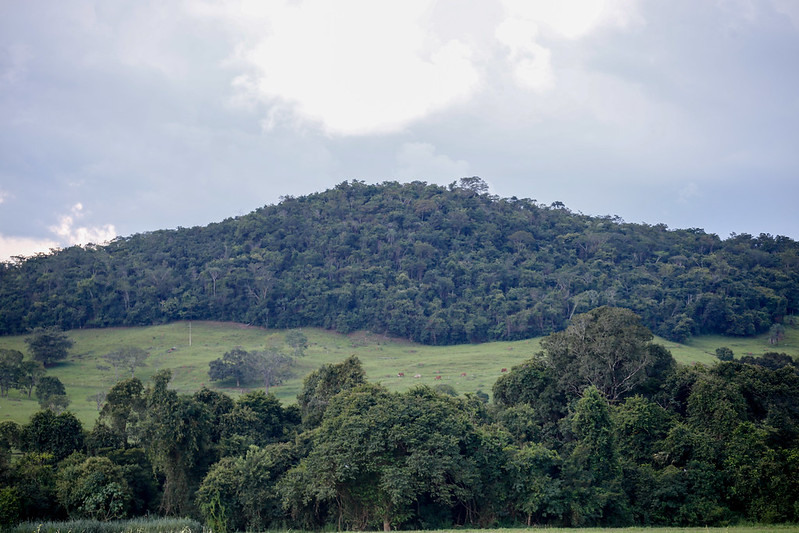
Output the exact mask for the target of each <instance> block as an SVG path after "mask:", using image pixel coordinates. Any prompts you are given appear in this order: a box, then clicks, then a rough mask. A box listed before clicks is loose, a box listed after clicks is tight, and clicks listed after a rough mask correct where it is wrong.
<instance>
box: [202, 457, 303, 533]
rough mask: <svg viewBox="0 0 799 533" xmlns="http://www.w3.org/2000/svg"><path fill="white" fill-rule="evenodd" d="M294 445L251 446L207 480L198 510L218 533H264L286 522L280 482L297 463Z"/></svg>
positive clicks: (222, 463) (219, 465)
mask: <svg viewBox="0 0 799 533" xmlns="http://www.w3.org/2000/svg"><path fill="white" fill-rule="evenodd" d="M296 455H297V450H296V449H295V446H294V445H293V444H272V445H269V446H266V447H263V448H261V447H258V446H250V447H249V448H248V449H247V451H246V453H244V454H243V455H240V456H237V457H225V458H223V459H222V460H221V461H219V462H218V463H216V464H215V465H214V466H213V467H212V468H211V469H210V470H209V471H208V474H207V475H206V476H205V479H204V480H203V482H202V485H201V486H200V488H199V490H198V491H197V506H198V507H199V509H200V513H201V514H202V515H203V517H204V518H205V522H206V524H208V525H210V526H211V527H212V529H213V530H214V531H219V532H225V531H261V530H264V529H266V528H268V527H270V526H273V525H274V524H275V523H277V524H280V522H281V521H282V519H283V516H284V514H283V506H282V494H281V493H280V491H279V489H278V481H279V479H280V478H281V476H282V475H283V474H285V472H286V471H287V470H288V469H289V468H290V467H292V466H294V464H295V462H296V458H297V457H296Z"/></svg>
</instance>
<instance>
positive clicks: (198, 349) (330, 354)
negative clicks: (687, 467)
mask: <svg viewBox="0 0 799 533" xmlns="http://www.w3.org/2000/svg"><path fill="white" fill-rule="evenodd" d="M284 333H285V332H283V331H275V330H264V329H260V328H251V327H246V326H242V325H239V324H231V323H216V322H194V323H192V324H191V337H192V338H191V341H192V342H191V346H189V323H188V322H176V323H173V324H168V325H162V326H152V327H144V328H110V329H90V330H75V331H71V332H69V335H70V337H71V338H72V339H73V340H74V341H75V346H74V348H73V349H72V352H71V355H70V357H69V359H68V360H67V361H65V362H62V363H60V364H58V365H56V366H54V367H52V368H51V369H49V370H48V374H50V375H53V376H57V377H59V378H60V379H61V381H63V382H64V385H65V386H66V388H67V393H68V395H69V397H70V399H71V405H70V407H69V408H70V410H71V411H73V412H74V413H75V414H76V415H77V416H78V417H79V418H80V419H81V420H82V421H83V422H84V424H85V425H86V426H87V427H91V425H93V423H94V420H95V419H96V417H97V406H96V403H95V402H94V401H93V400H89V399H88V398H89V397H90V396H92V395H95V394H97V393H98V392H100V391H104V390H107V389H108V388H109V387H110V386H111V385H112V384H113V383H114V377H115V376H114V372H113V370H102V369H98V368H97V366H98V365H101V366H102V365H105V362H104V361H103V360H102V358H101V357H102V355H103V354H106V353H108V352H111V351H113V350H115V349H117V348H119V347H121V346H138V347H141V348H144V349H146V350H147V351H148V352H149V353H150V354H151V355H150V358H149V359H148V361H147V366H146V367H144V368H141V369H139V370H138V371H137V376H138V377H140V378H141V379H142V380H143V381H146V380H147V379H148V378H149V377H150V376H151V375H152V374H153V373H154V372H155V371H156V370H158V369H161V368H170V369H172V373H173V386H174V387H175V389H177V390H178V391H180V392H186V393H189V392H193V391H195V390H197V389H199V388H200V387H202V386H203V385H207V386H209V387H210V388H212V389H215V390H220V391H222V392H226V393H228V394H231V395H233V396H237V395H238V394H240V393H241V392H242V391H240V390H238V389H234V388H225V387H218V386H216V384H212V383H210V382H209V381H208V362H209V361H211V360H213V359H216V358H218V357H221V356H222V354H223V353H224V352H226V351H228V350H230V349H231V348H233V347H234V346H242V347H243V348H244V349H247V350H257V349H261V348H264V347H265V346H267V345H268V344H269V343H270V342H272V343H281V342H282V338H283V334H284ZM303 333H304V334H305V335H306V336H307V337H308V340H309V342H310V347H309V349H308V351H307V355H306V356H305V357H303V358H301V359H299V360H298V364H297V367H296V372H295V373H296V377H295V378H293V379H290V380H288V381H286V383H284V384H283V385H281V386H279V387H273V388H272V389H271V390H270V392H274V393H275V394H276V395H277V396H278V397H279V398H280V399H281V400H282V401H283V402H284V403H292V402H293V401H294V400H295V398H296V395H297V393H298V392H299V390H300V387H301V386H302V377H303V376H305V375H307V374H308V373H309V372H311V371H313V370H315V369H316V368H318V367H319V366H320V365H322V364H325V363H334V362H338V361H341V360H342V359H344V358H346V357H347V356H349V355H351V354H354V355H356V356H358V357H359V358H360V359H361V361H362V363H363V365H364V369H365V370H366V374H367V377H368V379H369V380H370V381H375V382H380V383H382V384H383V385H384V386H386V387H387V388H388V389H390V390H405V389H408V388H409V387H412V386H414V385H416V384H420V383H423V384H427V385H435V384H438V383H445V384H449V385H452V386H453V387H455V389H456V390H457V391H458V392H459V393H466V392H476V391H477V390H482V391H484V392H487V393H490V391H491V387H492V386H493V384H494V382H495V381H496V379H497V378H498V377H499V376H500V375H501V370H502V368H508V369H510V368H511V367H512V366H513V365H516V364H519V363H521V362H523V361H525V360H526V359H529V358H530V357H531V356H533V355H534V354H535V353H536V352H538V351H539V350H540V345H539V341H540V339H530V340H524V341H516V342H495V343H486V344H472V345H458V346H423V345H418V344H414V343H410V342H403V341H400V340H396V339H389V338H385V337H383V336H379V335H373V334H369V333H356V334H352V335H346V336H345V335H340V334H337V333H333V332H330V331H325V330H318V329H304V330H303ZM655 341H656V342H658V343H661V344H663V345H664V346H666V348H668V349H669V350H670V351H671V352H672V354H673V355H674V357H675V359H677V361H679V362H680V363H683V364H693V363H703V364H712V363H713V362H714V361H715V357H713V353H714V351H715V349H716V348H718V347H719V346H728V347H730V348H732V350H733V351H734V352H735V355H736V356H742V355H745V354H747V353H752V354H755V355H760V354H763V353H765V352H768V351H780V352H786V353H789V354H791V355H793V356H798V355H799V327H796V326H794V327H788V328H787V335H786V338H785V340H784V341H783V342H781V343H780V345H779V346H776V347H775V346H771V345H769V344H768V339H767V336H760V337H754V338H747V339H739V338H730V337H720V336H709V337H700V338H697V339H694V340H693V341H692V342H691V343H690V344H689V345H681V344H677V343H673V342H669V341H666V340H664V339H660V338H656V339H655ZM0 348H13V349H18V350H20V351H22V352H23V353H27V347H26V345H25V342H24V336H7V337H0ZM173 348H174V350H173V351H170V350H171V349H173ZM106 366H107V365H106ZM399 372H404V373H405V377H403V378H400V377H398V376H397V374H398V373H399ZM464 373H465V374H466V375H465V376H462V374H464ZM416 374H420V375H421V377H420V378H414V376H415V375H416ZM438 374H440V375H441V380H436V379H435V376H436V375H438ZM38 408H39V406H38V403H37V402H36V399H35V398H32V399H30V400H28V399H27V398H26V397H24V396H23V395H22V394H21V393H20V392H19V391H11V392H10V393H9V397H8V398H2V399H0V421H2V420H15V421H17V422H26V421H27V420H28V418H29V417H30V415H31V414H33V413H34V412H36V411H37V410H38Z"/></svg>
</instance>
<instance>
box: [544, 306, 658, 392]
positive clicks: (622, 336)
mask: <svg viewBox="0 0 799 533" xmlns="http://www.w3.org/2000/svg"><path fill="white" fill-rule="evenodd" d="M651 340H652V333H651V332H650V331H649V330H648V329H647V328H646V327H644V326H643V325H641V323H640V320H639V318H638V316H636V315H635V313H633V312H632V311H629V310H628V309H621V308H614V307H599V308H597V309H594V310H592V311H589V312H588V313H585V314H582V315H577V316H575V317H574V318H573V319H572V322H571V324H570V325H569V327H567V328H566V329H565V330H564V331H562V332H558V333H553V334H552V335H550V336H549V337H547V338H546V339H545V340H544V341H542V343H541V346H542V347H543V348H544V354H545V356H546V359H547V362H548V363H549V365H550V367H552V368H554V369H555V370H556V373H557V379H558V382H559V386H560V387H561V388H562V389H563V390H565V391H567V392H568V393H570V394H571V395H572V396H575V395H580V394H581V393H582V391H583V390H584V389H585V388H586V387H589V386H592V387H596V388H597V389H598V391H599V392H600V393H601V394H602V395H604V396H605V397H606V398H607V399H608V400H609V401H611V402H614V403H615V402H618V401H619V400H621V399H622V398H623V397H624V396H625V395H627V394H629V393H631V392H633V391H634V390H636V388H637V387H639V386H640V385H642V384H643V383H644V381H645V380H646V378H647V375H648V374H649V371H650V369H652V368H653V367H654V364H655V359H654V358H653V356H652V355H653V353H652V351H651V350H650V349H649V346H648V343H649V342H650V341H651Z"/></svg>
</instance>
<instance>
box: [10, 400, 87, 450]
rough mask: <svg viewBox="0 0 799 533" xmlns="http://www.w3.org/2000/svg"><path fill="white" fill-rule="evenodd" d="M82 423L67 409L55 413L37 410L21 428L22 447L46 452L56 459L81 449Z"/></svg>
mask: <svg viewBox="0 0 799 533" xmlns="http://www.w3.org/2000/svg"><path fill="white" fill-rule="evenodd" d="M83 439H84V435H83V425H82V424H81V423H80V421H79V420H78V419H77V418H75V415H73V414H72V413H70V412H69V411H65V412H63V413H60V414H55V413H54V412H53V411H51V410H49V409H45V410H43V411H39V412H38V413H36V414H34V415H33V417H31V421H30V423H28V424H26V425H25V426H23V428H22V435H21V441H22V449H23V450H24V451H27V452H36V453H48V454H51V455H52V456H53V457H54V458H55V460H56V461H60V460H61V459H64V458H65V457H67V456H68V455H70V454H72V452H75V451H79V450H81V449H83Z"/></svg>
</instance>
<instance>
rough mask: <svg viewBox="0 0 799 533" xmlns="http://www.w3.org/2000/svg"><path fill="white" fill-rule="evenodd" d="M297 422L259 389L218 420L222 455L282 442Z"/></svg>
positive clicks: (239, 452) (276, 401) (272, 398)
mask: <svg viewBox="0 0 799 533" xmlns="http://www.w3.org/2000/svg"><path fill="white" fill-rule="evenodd" d="M297 422H298V421H297V420H292V419H291V416H290V414H289V413H288V412H287V410H286V409H284V408H283V406H282V405H281V404H280V400H278V399H277V398H276V397H275V395H274V394H266V393H264V392H263V391H260V390H258V391H253V392H250V393H248V394H245V395H244V396H242V397H241V398H239V400H238V401H237V402H236V404H235V406H234V407H233V409H231V411H230V412H228V413H226V414H225V415H223V416H222V417H221V420H220V425H221V443H220V447H221V448H222V453H223V454H225V455H241V454H243V453H245V452H246V451H247V449H248V448H249V447H250V446H261V447H263V446H266V445H268V444H273V443H276V442H279V441H281V440H284V439H285V438H286V437H287V436H288V435H289V434H290V432H291V430H292V428H293V426H295V425H296V424H297Z"/></svg>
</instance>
